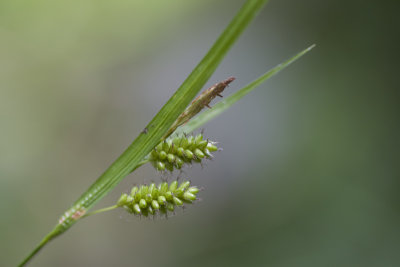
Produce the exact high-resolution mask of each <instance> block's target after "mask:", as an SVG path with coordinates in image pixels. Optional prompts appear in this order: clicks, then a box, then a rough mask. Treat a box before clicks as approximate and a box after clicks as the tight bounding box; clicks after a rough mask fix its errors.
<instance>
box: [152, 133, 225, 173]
mask: <svg viewBox="0 0 400 267" xmlns="http://www.w3.org/2000/svg"><path fill="white" fill-rule="evenodd" d="M215 144H216V143H215V142H211V141H209V140H205V139H203V135H202V134H199V135H197V136H186V135H183V136H178V137H175V138H170V139H168V140H165V141H163V142H161V143H159V144H158V145H157V146H156V147H155V148H154V149H153V151H152V152H151V153H150V157H149V161H150V162H151V163H152V165H153V166H154V168H156V169H157V170H159V171H164V170H169V171H171V172H172V171H173V170H174V168H176V169H181V168H182V166H183V164H185V163H186V164H191V163H192V162H193V161H194V162H201V161H202V159H203V158H212V154H211V153H212V152H215V151H217V150H218V147H217V146H215Z"/></svg>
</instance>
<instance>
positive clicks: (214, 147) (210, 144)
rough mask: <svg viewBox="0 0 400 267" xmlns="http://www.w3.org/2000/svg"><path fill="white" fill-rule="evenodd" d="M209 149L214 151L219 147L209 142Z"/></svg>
mask: <svg viewBox="0 0 400 267" xmlns="http://www.w3.org/2000/svg"><path fill="white" fill-rule="evenodd" d="M207 149H208V150H209V151H211V152H214V151H217V150H218V147H216V146H215V145H213V144H212V143H210V142H209V143H208V144H207Z"/></svg>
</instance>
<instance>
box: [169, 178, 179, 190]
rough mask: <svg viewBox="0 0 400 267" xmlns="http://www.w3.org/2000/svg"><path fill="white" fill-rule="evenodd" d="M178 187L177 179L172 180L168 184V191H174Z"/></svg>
mask: <svg viewBox="0 0 400 267" xmlns="http://www.w3.org/2000/svg"><path fill="white" fill-rule="evenodd" d="M177 188H178V181H173V182H172V183H171V184H170V185H169V191H171V192H174V191H175V190H176V189H177Z"/></svg>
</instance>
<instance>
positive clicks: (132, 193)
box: [131, 186, 139, 197]
mask: <svg viewBox="0 0 400 267" xmlns="http://www.w3.org/2000/svg"><path fill="white" fill-rule="evenodd" d="M138 190H139V188H138V187H137V186H134V187H132V190H131V196H132V197H134V196H135V195H136V193H137V191H138Z"/></svg>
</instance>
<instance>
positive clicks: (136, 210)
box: [133, 204, 142, 214]
mask: <svg viewBox="0 0 400 267" xmlns="http://www.w3.org/2000/svg"><path fill="white" fill-rule="evenodd" d="M133 211H134V212H135V213H136V214H140V213H142V210H141V209H140V207H139V204H135V205H133Z"/></svg>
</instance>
